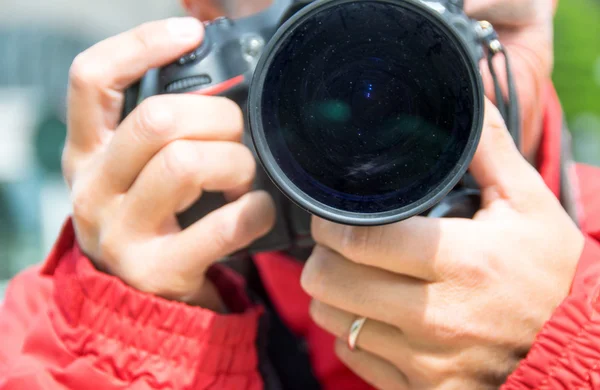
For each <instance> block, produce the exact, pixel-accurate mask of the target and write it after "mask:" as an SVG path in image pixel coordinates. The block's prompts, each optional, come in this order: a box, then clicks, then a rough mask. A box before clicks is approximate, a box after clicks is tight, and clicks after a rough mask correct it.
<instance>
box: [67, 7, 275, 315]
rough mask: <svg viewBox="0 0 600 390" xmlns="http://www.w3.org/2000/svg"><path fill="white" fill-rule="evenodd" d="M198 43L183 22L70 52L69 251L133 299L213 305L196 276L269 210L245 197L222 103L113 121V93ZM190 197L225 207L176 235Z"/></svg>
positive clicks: (144, 111)
mask: <svg viewBox="0 0 600 390" xmlns="http://www.w3.org/2000/svg"><path fill="white" fill-rule="evenodd" d="M202 36H203V29H202V26H201V24H200V23H199V22H198V21H197V20H195V19H192V18H184V19H170V20H167V21H159V22H152V23H148V24H145V25H142V26H140V27H138V28H135V29H133V30H131V31H129V32H126V33H123V34H121V35H118V36H116V37H113V38H110V39H107V40H105V41H103V42H101V43H99V44H97V45H95V46H94V47H92V48H90V49H89V50H87V51H85V52H83V53H82V54H80V55H79V56H78V57H77V58H76V59H75V61H74V62H73V65H72V68H71V73H70V87H69V88H70V89H69V102H68V103H69V107H68V108H69V109H68V137H67V141H66V146H65V150H64V154H63V171H64V176H65V178H66V181H67V183H68V184H69V187H70V189H71V193H72V202H73V222H74V226H75V232H76V236H77V240H78V243H79V245H80V246H81V248H82V250H83V252H84V253H85V254H86V255H87V256H89V257H90V259H91V261H92V262H93V263H94V265H95V266H96V267H97V268H99V269H100V270H103V271H105V272H108V273H110V274H113V275H115V276H117V277H119V278H120V279H122V280H123V281H124V282H125V283H127V284H129V285H131V286H132V287H134V288H136V289H138V290H141V291H143V292H147V293H151V294H155V295H159V296H162V297H164V298H168V299H174V300H180V301H183V302H187V303H190V304H197V305H201V306H203V307H206V308H210V309H214V310H220V309H221V301H220V298H219V296H218V294H217V292H216V290H215V288H214V286H212V284H211V283H209V282H208V281H206V280H205V278H204V273H205V271H206V269H207V268H208V267H209V266H210V265H211V264H212V263H213V262H215V261H217V260H218V259H220V258H222V257H223V256H225V255H227V254H229V253H232V252H234V251H235V250H237V249H239V248H242V247H244V246H245V245H247V244H249V243H250V242H252V241H253V240H254V239H256V238H258V237H260V236H261V235H263V234H265V233H267V232H268V230H269V229H270V228H271V226H272V224H273V220H274V208H273V204H272V201H271V199H270V197H269V196H268V195H267V194H266V193H264V192H250V193H247V192H248V190H249V189H250V186H251V183H252V181H253V178H254V173H255V162H254V158H253V157H252V154H251V153H250V151H249V150H248V149H247V148H246V147H245V146H243V145H242V144H240V140H241V136H242V131H243V120H242V113H241V110H240V109H239V107H237V105H235V103H233V102H232V101H230V100H227V99H224V98H217V97H203V96H196V95H172V96H169V95H162V96H155V97H152V98H149V99H147V100H145V101H144V102H143V103H142V104H141V105H140V106H139V107H138V108H136V109H135V110H134V111H133V112H132V113H131V114H130V115H129V116H128V117H127V118H126V119H125V120H124V121H123V122H122V123H121V124H119V122H120V114H121V106H122V104H123V90H124V89H125V88H126V87H127V86H128V85H129V84H131V83H133V82H134V81H135V80H137V79H139V78H140V77H141V76H142V75H143V74H144V73H145V72H146V71H147V70H149V69H150V68H153V67H158V66H161V65H164V64H166V63H169V62H171V61H174V60H175V59H177V58H178V57H179V56H181V55H183V54H184V53H186V52H188V51H189V50H191V49H192V48H194V47H196V46H197V45H198V44H199V43H200V41H201V39H202ZM202 191H224V192H225V194H226V196H227V197H228V198H229V199H231V200H233V201H232V202H231V203H229V204H228V205H226V206H224V207H222V208H220V209H218V210H216V211H214V212H212V213H210V214H209V215H207V216H206V217H204V218H203V219H201V220H199V221H198V222H196V223H194V224H193V225H192V226H190V227H189V228H187V229H185V230H182V229H181V228H180V227H179V225H178V223H177V219H176V216H175V215H176V213H177V212H179V211H183V210H184V209H186V208H187V207H189V206H190V205H191V204H192V203H193V202H194V201H196V200H197V199H198V197H199V196H200V195H201V193H202Z"/></svg>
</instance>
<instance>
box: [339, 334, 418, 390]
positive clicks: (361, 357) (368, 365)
mask: <svg viewBox="0 0 600 390" xmlns="http://www.w3.org/2000/svg"><path fill="white" fill-rule="evenodd" d="M335 354H336V355H337V357H338V358H339V359H340V360H341V361H342V363H344V365H346V367H348V368H349V369H351V370H352V371H353V372H354V373H355V374H356V375H358V376H359V377H361V378H362V379H363V380H364V381H365V382H367V383H368V384H370V385H371V386H373V387H375V388H377V389H381V390H407V389H409V388H410V387H409V384H408V380H407V379H406V377H405V375H404V374H403V373H402V372H401V371H399V370H398V369H397V368H396V367H394V366H393V365H392V364H391V363H388V362H386V361H385V360H383V359H381V358H379V357H377V356H375V355H373V354H371V353H369V352H366V351H361V350H354V351H351V350H350V349H348V346H347V345H346V343H345V341H343V340H336V343H335Z"/></svg>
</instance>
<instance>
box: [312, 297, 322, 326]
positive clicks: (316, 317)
mask: <svg viewBox="0 0 600 390" xmlns="http://www.w3.org/2000/svg"><path fill="white" fill-rule="evenodd" d="M308 313H309V315H310V318H312V320H313V321H314V322H315V323H316V324H317V325H319V326H320V327H323V326H324V325H325V318H324V313H323V309H322V305H321V304H320V303H319V301H316V300H314V299H313V300H312V301H311V302H310V306H309V308H308Z"/></svg>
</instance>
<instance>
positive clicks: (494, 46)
mask: <svg viewBox="0 0 600 390" xmlns="http://www.w3.org/2000/svg"><path fill="white" fill-rule="evenodd" d="M205 24H206V33H205V38H204V41H203V43H202V44H201V45H200V47H198V48H197V49H195V50H194V51H192V52H190V53H188V54H186V55H185V56H183V57H181V58H180V59H178V60H177V61H176V62H174V63H172V64H169V65H167V66H164V67H162V68H160V69H153V70H151V71H150V72H148V73H147V74H146V75H145V76H144V78H143V79H142V80H140V81H139V82H138V83H136V84H135V85H133V86H131V87H130V88H129V89H128V90H127V92H126V101H125V106H124V110H123V116H126V115H127V114H128V113H129V112H131V111H132V110H133V108H135V106H136V105H137V104H139V102H141V101H142V100H143V99H145V98H147V97H149V96H152V95H157V94H169V93H196V94H204V95H219V96H225V97H228V98H230V99H232V100H234V101H235V102H237V103H238V104H239V105H240V106H241V107H242V109H243V111H244V113H245V119H246V131H245V136H244V143H245V144H246V145H247V146H248V147H249V148H251V150H252V151H253V153H254V154H255V156H256V158H257V160H258V161H259V162H260V164H258V165H259V169H258V172H257V177H256V181H255V184H254V185H255V187H256V188H261V189H264V190H266V191H268V192H269V193H270V194H271V195H272V196H273V199H274V201H275V204H276V208H277V222H276V225H275V227H274V229H273V230H272V231H271V233H269V234H268V235H267V236H265V237H263V238H261V239H260V240H258V241H256V242H254V243H253V244H252V245H251V246H250V247H249V248H248V251H249V252H259V251H270V250H294V249H299V248H300V249H301V248H309V247H311V246H312V245H313V243H312V241H311V238H310V215H311V214H312V215H317V216H319V217H322V218H325V219H328V220H331V221H334V222H337V223H340V224H348V225H382V224H388V223H393V222H396V221H400V220H403V219H406V218H409V217H411V216H414V215H426V216H435V217H448V216H452V217H464V218H469V217H472V215H473V214H474V213H475V212H476V211H477V209H478V208H479V193H478V190H477V185H476V183H474V182H473V180H472V179H470V177H469V175H468V174H466V172H467V168H468V166H469V163H470V161H471V159H472V157H473V155H474V153H475V149H476V147H477V144H478V141H479V137H480V134H481V131H482V124H483V115H484V112H483V110H484V90H483V86H482V80H481V76H480V72H479V63H480V62H481V60H482V59H484V58H485V56H486V53H487V54H488V58H491V56H493V55H494V54H496V53H498V52H501V51H502V50H503V49H502V46H501V44H500V43H499V42H498V40H497V37H496V35H495V33H494V31H493V28H492V26H491V25H490V24H489V23H487V22H484V21H476V20H472V19H470V18H469V17H467V16H466V15H465V13H464V11H463V4H462V0H430V1H426V0H314V1H302V0H274V1H273V3H272V5H270V6H269V7H268V8H267V9H265V10H263V11H262V12H260V13H258V14H255V15H252V16H249V17H245V18H242V19H238V20H232V19H228V18H226V17H221V18H218V19H215V20H213V21H211V22H207V23H205ZM490 64H491V61H490ZM490 67H491V70H492V74H493V75H494V76H495V72H493V67H492V65H490ZM509 76H510V74H509ZM508 79H509V83H512V81H511V77H508ZM496 84H497V83H496ZM509 87H512V86H509ZM513 90H514V88H512V89H511V88H509V92H511V91H512V92H514V91H513ZM499 91H500V88H499V86H498V85H497V93H499V94H500V96H498V97H499V103H502V104H499V108H501V112H503V114H505V119H507V122H508V121H512V122H511V123H512V124H513V126H512V127H513V128H512V129H511V130H512V131H513V132H514V130H515V129H514V127H518V118H515V115H516V112H517V111H518V110H516V109H515V108H514V107H512V113H511V112H510V111H509V107H505V105H506V104H509V105H511V106H514V104H515V101H514V96H512V98H513V101H512V102H509V103H506V102H505V101H504V99H503V98H502V97H501V93H500V92H499ZM509 95H511V93H509ZM512 95H514V93H512ZM500 106H501V107H500ZM224 203H225V200H224V198H223V196H222V195H221V194H218V193H213V194H204V195H203V196H202V197H201V199H199V201H198V202H196V204H194V205H193V206H192V207H191V208H190V209H188V210H186V211H185V212H183V213H182V214H181V215H179V222H180V224H181V225H182V227H186V226H188V225H189V224H191V223H193V222H195V221H196V220H198V219H199V218H201V217H202V216H204V215H205V214H206V213H208V212H210V211H211V210H214V209H215V208H217V207H220V206H221V205H223V204H224Z"/></svg>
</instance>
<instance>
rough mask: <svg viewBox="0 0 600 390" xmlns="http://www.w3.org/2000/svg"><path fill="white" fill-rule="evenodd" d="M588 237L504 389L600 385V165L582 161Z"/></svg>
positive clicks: (584, 223) (581, 388)
mask: <svg viewBox="0 0 600 390" xmlns="http://www.w3.org/2000/svg"><path fill="white" fill-rule="evenodd" d="M577 177H578V178H579V182H580V184H581V187H580V188H581V189H582V190H581V193H580V194H579V197H580V199H581V202H580V203H581V204H582V205H583V208H584V210H581V211H582V212H581V215H582V216H584V218H585V219H583V220H582V230H583V231H584V232H585V233H586V235H587V237H586V242H585V246H584V249H583V253H582V255H581V258H580V260H579V263H578V267H577V270H576V273H575V278H574V280H573V284H572V287H571V292H570V295H569V296H568V297H567V298H566V299H565V300H564V301H563V302H562V304H561V305H560V306H559V307H558V308H557V310H556V311H555V312H554V313H553V315H552V317H551V319H550V321H548V322H547V323H546V324H545V326H544V327H543V329H542V331H541V332H540V333H539V334H538V336H537V338H536V340H535V342H534V344H533V346H532V348H531V350H530V352H529V354H528V355H527V358H526V359H525V360H523V361H522V362H521V364H520V365H519V367H518V368H517V370H516V371H515V372H514V373H513V374H512V375H511V376H510V377H509V378H508V381H507V382H506V383H505V385H504V386H503V387H502V389H504V390H517V389H519V390H521V389H548V390H550V389H551V390H562V389H565V390H566V389H569V390H571V389H578V390H586V389H590V390H591V389H600V197H599V195H598V194H600V170H598V169H597V168H592V167H586V166H579V167H578V168H577Z"/></svg>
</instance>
